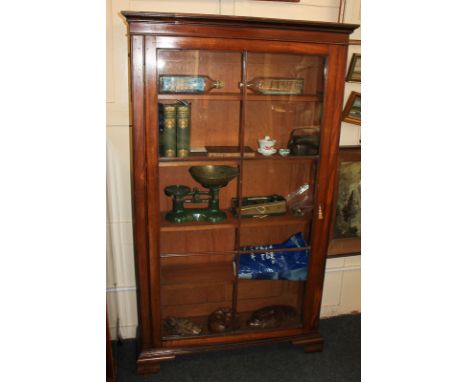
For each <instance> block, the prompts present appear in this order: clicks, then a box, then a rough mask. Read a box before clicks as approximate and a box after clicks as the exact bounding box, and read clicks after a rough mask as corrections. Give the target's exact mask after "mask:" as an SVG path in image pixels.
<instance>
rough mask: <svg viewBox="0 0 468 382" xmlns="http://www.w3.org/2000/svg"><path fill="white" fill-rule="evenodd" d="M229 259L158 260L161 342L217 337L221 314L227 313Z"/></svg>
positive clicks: (230, 285)
mask: <svg viewBox="0 0 468 382" xmlns="http://www.w3.org/2000/svg"><path fill="white" fill-rule="evenodd" d="M233 282H234V273H233V256H232V255H227V254H218V255H193V256H183V257H177V256H172V257H164V255H163V258H161V317H162V333H163V339H170V338H180V337H184V338H185V337H194V336H210V335H221V334H224V333H226V332H229V331H232V330H233V326H234V325H227V327H223V326H222V324H223V322H224V323H225V322H226V321H221V320H220V318H219V315H220V314H219V313H220V312H219V311H221V313H224V314H226V313H230V312H231V311H230V308H231V307H232V292H233Z"/></svg>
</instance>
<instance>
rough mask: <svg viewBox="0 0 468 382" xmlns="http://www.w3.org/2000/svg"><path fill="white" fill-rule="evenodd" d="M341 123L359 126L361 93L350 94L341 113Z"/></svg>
mask: <svg viewBox="0 0 468 382" xmlns="http://www.w3.org/2000/svg"><path fill="white" fill-rule="evenodd" d="M343 121H344V122H348V123H352V124H354V125H359V126H360V125H361V93H358V92H351V94H350V95H349V97H348V101H347V102H346V106H345V108H344V111H343Z"/></svg>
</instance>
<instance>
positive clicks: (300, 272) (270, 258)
mask: <svg viewBox="0 0 468 382" xmlns="http://www.w3.org/2000/svg"><path fill="white" fill-rule="evenodd" d="M306 246H307V243H306V242H305V240H304V236H303V235H302V233H301V232H298V233H296V234H294V235H293V236H291V237H290V238H289V239H288V240H286V241H285V242H284V243H281V244H269V245H259V246H250V247H243V248H242V250H261V252H255V253H254V252H252V253H242V254H241V255H240V259H239V271H238V277H239V278H240V279H256V280H293V281H304V280H306V279H307V264H308V261H309V251H308V250H306V249H301V250H297V251H284V252H282V251H278V252H271V251H268V250H269V249H286V248H301V247H306Z"/></svg>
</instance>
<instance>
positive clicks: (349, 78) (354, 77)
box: [346, 53, 361, 82]
mask: <svg viewBox="0 0 468 382" xmlns="http://www.w3.org/2000/svg"><path fill="white" fill-rule="evenodd" d="M346 82H361V53H354V54H353V57H352V58H351V62H350V63H349V69H348V74H347V75H346Z"/></svg>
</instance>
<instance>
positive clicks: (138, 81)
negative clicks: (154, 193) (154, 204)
mask: <svg viewBox="0 0 468 382" xmlns="http://www.w3.org/2000/svg"><path fill="white" fill-rule="evenodd" d="M130 42H131V45H130V47H131V79H132V84H131V89H132V93H131V94H132V182H133V184H132V186H133V232H134V242H135V260H136V265H137V266H136V271H137V276H138V277H137V279H138V316H139V324H140V328H139V330H140V333H141V341H142V346H143V348H149V347H151V343H152V341H151V317H150V314H151V313H150V311H149V309H147V308H146V307H147V306H149V302H150V297H149V274H148V269H149V267H148V246H147V242H148V235H147V228H146V227H147V213H146V211H147V209H146V200H147V198H146V158H145V146H146V143H145V141H146V134H145V103H144V96H145V94H144V90H145V85H144V40H143V36H132V37H131V41H130Z"/></svg>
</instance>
